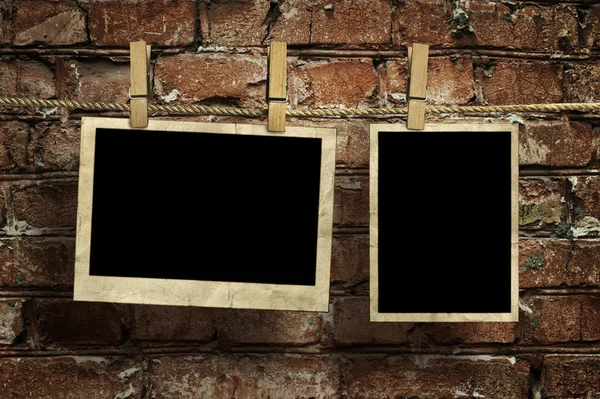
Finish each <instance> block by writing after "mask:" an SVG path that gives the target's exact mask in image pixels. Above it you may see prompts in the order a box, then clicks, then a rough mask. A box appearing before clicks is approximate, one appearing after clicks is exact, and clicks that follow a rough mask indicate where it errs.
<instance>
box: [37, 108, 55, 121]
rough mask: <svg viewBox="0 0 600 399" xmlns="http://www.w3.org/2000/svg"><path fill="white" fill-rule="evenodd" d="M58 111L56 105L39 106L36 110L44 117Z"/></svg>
mask: <svg viewBox="0 0 600 399" xmlns="http://www.w3.org/2000/svg"><path fill="white" fill-rule="evenodd" d="M56 111H58V107H54V108H48V107H40V108H39V109H38V110H37V111H36V112H37V113H38V114H42V117H43V118H44V119H46V117H47V116H48V115H53V114H55V113H56Z"/></svg>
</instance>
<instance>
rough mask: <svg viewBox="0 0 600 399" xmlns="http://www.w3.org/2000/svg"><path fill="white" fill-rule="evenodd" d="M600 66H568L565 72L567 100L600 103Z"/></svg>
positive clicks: (594, 64) (586, 64) (581, 64)
mask: <svg viewBox="0 0 600 399" xmlns="http://www.w3.org/2000/svg"><path fill="white" fill-rule="evenodd" d="M598 93H600V66H598V65H597V64H596V63H591V64H590V63H585V64H584V63H579V64H568V66H567V67H566V70H565V100H566V101H568V102H574V103H576V102H597V101H600V94H598Z"/></svg>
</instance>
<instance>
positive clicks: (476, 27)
mask: <svg viewBox="0 0 600 399" xmlns="http://www.w3.org/2000/svg"><path fill="white" fill-rule="evenodd" d="M461 3H462V4H461V6H463V7H464V6H465V5H466V4H465V3H466V2H464V1H461ZM464 9H466V10H467V12H466V14H467V16H468V23H467V26H468V28H467V29H469V30H470V31H471V32H473V36H474V38H475V44H476V45H478V46H485V47H496V48H509V49H518V50H528V51H533V52H542V51H547V52H554V51H565V52H572V51H574V50H577V49H578V47H579V30H578V20H577V8H576V7H575V6H572V5H552V6H541V5H538V4H535V5H533V4H532V5H528V4H523V3H517V4H516V7H509V5H507V4H505V3H500V2H498V3H496V2H487V1H477V2H469V8H464ZM459 10H463V9H462V8H459Z"/></svg>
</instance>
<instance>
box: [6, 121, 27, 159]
mask: <svg viewBox="0 0 600 399" xmlns="http://www.w3.org/2000/svg"><path fill="white" fill-rule="evenodd" d="M28 140H29V126H28V125H27V124H26V123H21V122H0V171H14V170H18V169H23V168H24V167H25V166H26V164H27V159H26V158H27V155H26V152H27V149H26V148H27V142H28Z"/></svg>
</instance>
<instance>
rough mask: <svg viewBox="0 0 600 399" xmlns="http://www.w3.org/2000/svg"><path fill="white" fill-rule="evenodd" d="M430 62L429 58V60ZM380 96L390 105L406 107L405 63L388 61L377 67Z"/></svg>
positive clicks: (406, 71) (406, 68) (406, 77)
mask: <svg viewBox="0 0 600 399" xmlns="http://www.w3.org/2000/svg"><path fill="white" fill-rule="evenodd" d="M429 60H430V62H431V58H430V59H429ZM377 73H378V74H379V81H380V82H381V96H382V97H383V99H385V100H386V101H388V102H390V103H392V105H395V104H398V103H402V105H403V106H406V89H407V79H408V67H407V63H406V61H400V60H388V61H387V62H385V63H382V64H380V65H379V66H378V67H377Z"/></svg>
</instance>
